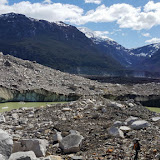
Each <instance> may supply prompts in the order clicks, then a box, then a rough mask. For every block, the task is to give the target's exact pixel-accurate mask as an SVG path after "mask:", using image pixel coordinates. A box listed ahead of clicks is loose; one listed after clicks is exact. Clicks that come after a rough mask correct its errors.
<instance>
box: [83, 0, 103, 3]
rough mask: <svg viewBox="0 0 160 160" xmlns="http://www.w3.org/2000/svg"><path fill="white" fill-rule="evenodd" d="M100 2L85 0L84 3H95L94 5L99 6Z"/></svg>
mask: <svg viewBox="0 0 160 160" xmlns="http://www.w3.org/2000/svg"><path fill="white" fill-rule="evenodd" d="M101 2H102V0H85V3H95V4H100V3H101Z"/></svg>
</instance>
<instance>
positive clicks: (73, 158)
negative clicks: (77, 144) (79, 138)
mask: <svg viewBox="0 0 160 160" xmlns="http://www.w3.org/2000/svg"><path fill="white" fill-rule="evenodd" d="M70 158H71V159H72V160H84V157H82V156H74V155H73V156H71V157H70Z"/></svg>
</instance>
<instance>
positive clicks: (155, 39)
mask: <svg viewBox="0 0 160 160" xmlns="http://www.w3.org/2000/svg"><path fill="white" fill-rule="evenodd" d="M145 42H146V43H160V38H152V39H149V40H147V41H145Z"/></svg>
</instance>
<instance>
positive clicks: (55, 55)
mask: <svg viewBox="0 0 160 160" xmlns="http://www.w3.org/2000/svg"><path fill="white" fill-rule="evenodd" d="M0 51H2V52H3V53H4V54H10V55H13V56H15V57H18V58H22V59H26V60H31V61H36V62H38V63H40V64H43V65H46V66H49V67H52V68H54V69H58V70H61V71H64V72H69V73H76V74H103V73H105V72H106V71H107V70H114V69H122V68H123V67H122V66H121V65H120V64H119V62H117V61H116V60H114V59H113V58H112V57H111V56H107V55H104V54H102V53H101V52H100V51H99V50H98V49H97V48H96V47H95V46H94V44H93V42H92V41H91V40H90V39H88V38H87V37H86V36H85V35H84V34H83V33H82V32H80V31H79V30H78V29H77V28H76V27H74V26H71V25H67V24H65V23H63V22H58V23H50V22H48V21H44V20H36V19H32V18H28V17H26V16H25V15H21V14H15V13H9V14H3V15H1V16H0Z"/></svg>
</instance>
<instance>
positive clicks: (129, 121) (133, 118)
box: [125, 116, 138, 125]
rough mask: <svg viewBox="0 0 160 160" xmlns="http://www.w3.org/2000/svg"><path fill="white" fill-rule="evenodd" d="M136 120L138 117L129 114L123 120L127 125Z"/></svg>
mask: <svg viewBox="0 0 160 160" xmlns="http://www.w3.org/2000/svg"><path fill="white" fill-rule="evenodd" d="M137 120H138V117H133V116H130V117H129V118H127V119H126V120H125V122H126V124H127V125H131V124H132V123H133V122H134V121H137Z"/></svg>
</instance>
